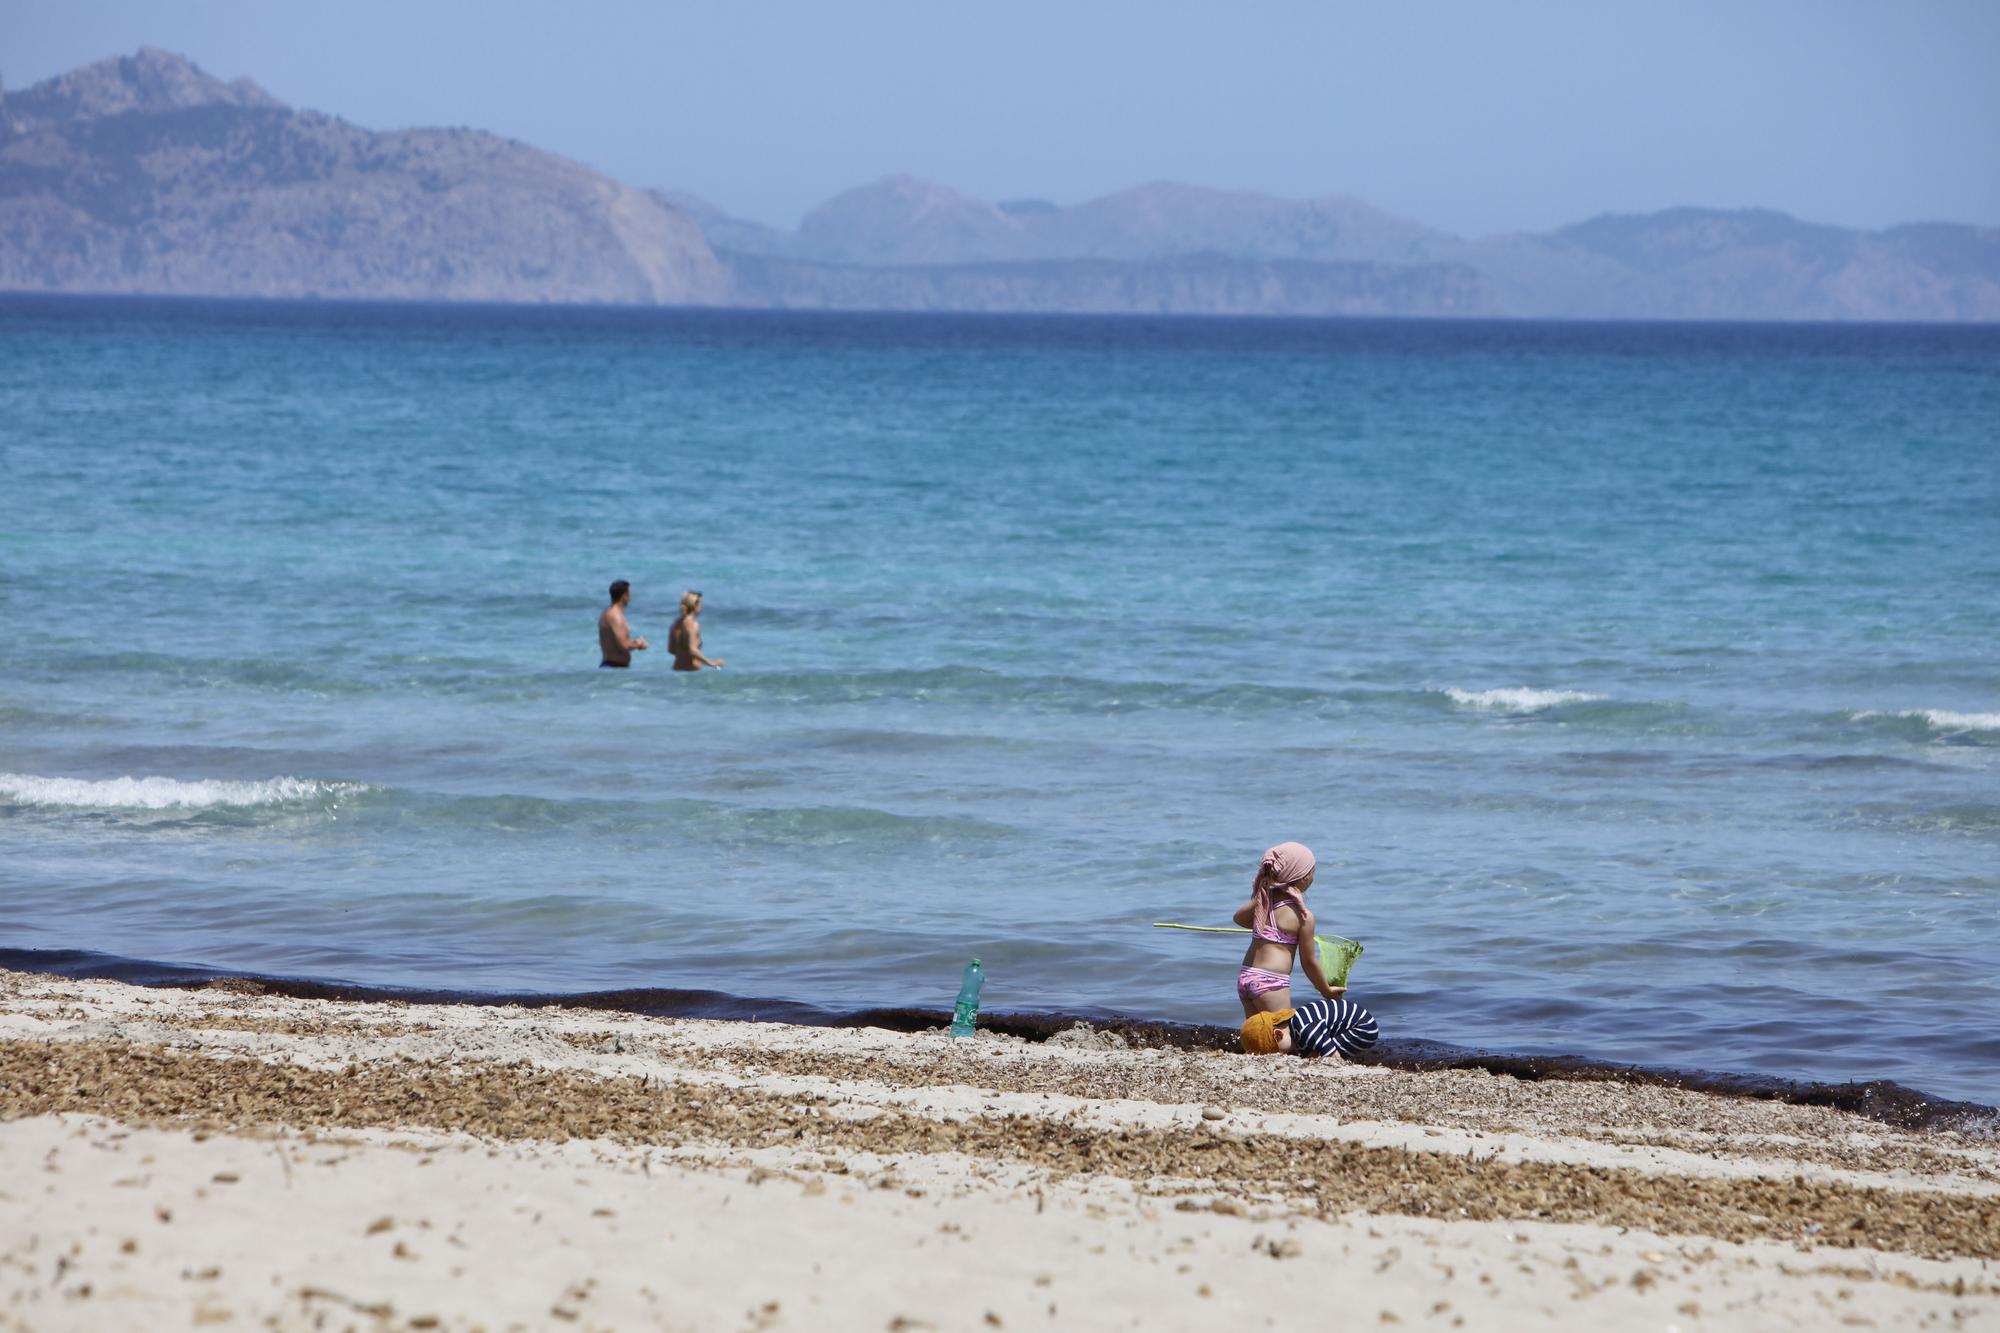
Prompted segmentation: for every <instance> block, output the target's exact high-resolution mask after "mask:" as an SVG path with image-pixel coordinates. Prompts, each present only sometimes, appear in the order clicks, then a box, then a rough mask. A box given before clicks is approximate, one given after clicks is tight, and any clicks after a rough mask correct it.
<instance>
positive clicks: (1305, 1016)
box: [1291, 1000, 1382, 1055]
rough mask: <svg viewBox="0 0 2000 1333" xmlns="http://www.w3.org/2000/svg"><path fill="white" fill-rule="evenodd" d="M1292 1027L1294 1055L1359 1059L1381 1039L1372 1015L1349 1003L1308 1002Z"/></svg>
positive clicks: (1330, 1001)
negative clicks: (1355, 1056) (1344, 1056)
mask: <svg viewBox="0 0 2000 1333" xmlns="http://www.w3.org/2000/svg"><path fill="white" fill-rule="evenodd" d="M1291 1027H1292V1053H1293V1054H1294V1055H1332V1054H1334V1053H1335V1052H1339V1053H1340V1054H1341V1055H1359V1054H1361V1052H1363V1051H1365V1050H1367V1049H1368V1048H1369V1047H1370V1046H1373V1045H1374V1044H1375V1042H1376V1039H1377V1038H1379V1037H1380V1036H1381V1035H1382V1033H1381V1029H1379V1028H1377V1027H1376V1026H1375V1015H1373V1014H1371V1013H1369V1012H1368V1011H1367V1010H1366V1009H1363V1008H1362V1007H1361V1006H1360V1005H1358V1004H1356V1003H1355V1002H1354V1001H1352V1000H1307V1001H1306V1002H1305V1003H1304V1004H1302V1005H1300V1006H1299V1007H1298V1009H1297V1010H1296V1011H1295V1012H1294V1013H1293V1014H1292V1021H1291Z"/></svg>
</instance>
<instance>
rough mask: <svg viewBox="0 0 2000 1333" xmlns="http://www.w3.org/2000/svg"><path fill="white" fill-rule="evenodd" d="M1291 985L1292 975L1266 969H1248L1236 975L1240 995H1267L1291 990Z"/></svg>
mask: <svg viewBox="0 0 2000 1333" xmlns="http://www.w3.org/2000/svg"><path fill="white" fill-rule="evenodd" d="M1291 984H1292V976H1291V973H1289V972H1273V971H1271V970H1270V969H1269V968H1264V967H1246V968H1244V969H1243V970H1242V971H1241V972H1238V973H1237V974H1236V993H1237V994H1238V995H1267V994H1269V993H1270V992H1272V991H1274V990H1286V989H1289V988H1290V986H1291Z"/></svg>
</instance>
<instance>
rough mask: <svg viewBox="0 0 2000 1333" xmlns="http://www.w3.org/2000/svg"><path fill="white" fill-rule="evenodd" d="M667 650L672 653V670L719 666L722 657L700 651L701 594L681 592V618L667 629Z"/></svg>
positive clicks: (694, 669) (695, 669)
mask: <svg viewBox="0 0 2000 1333" xmlns="http://www.w3.org/2000/svg"><path fill="white" fill-rule="evenodd" d="M667 651H668V652H670V653H672V654H673V655H674V670H676V671H699V670H701V669H702V668H703V667H710V668H715V667H720V666H721V665H722V659H721V658H719V657H714V658H711V657H708V656H706V655H704V654H703V653H702V651H701V594H700V593H698V592H693V591H690V592H684V593H682V594H681V618H680V619H679V620H676V621H675V622H674V623H673V628H671V629H669V630H668V631H667Z"/></svg>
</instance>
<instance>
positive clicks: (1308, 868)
mask: <svg viewBox="0 0 2000 1333" xmlns="http://www.w3.org/2000/svg"><path fill="white" fill-rule="evenodd" d="M1318 864H1319V862H1318V861H1317V860H1316V859H1315V858H1314V856H1313V854H1312V848H1310V847H1308V846H1306V845H1305V844H1304V843H1302V842H1281V843H1279V844H1278V845H1277V846H1276V847H1273V848H1272V849H1271V850H1270V851H1268V852H1265V853H1264V859H1263V860H1262V861H1260V862H1258V863H1257V878H1256V879H1255V880H1253V881H1251V885H1250V888H1251V896H1252V897H1253V898H1254V899H1255V901H1256V904H1257V905H1256V907H1255V908H1254V909H1253V915H1254V919H1255V923H1256V925H1257V926H1259V927H1260V928H1261V927H1262V926H1263V925H1264V924H1265V923H1266V922H1267V921H1269V920H1270V919H1271V909H1272V908H1274V907H1276V906H1277V905H1278V904H1279V903H1280V902H1286V901H1289V902H1290V903H1291V904H1292V905H1293V906H1294V907H1297V906H1298V905H1299V895H1298V892H1297V890H1295V889H1293V888H1292V885H1294V884H1296V883H1298V882H1299V881H1300V880H1302V879H1304V878H1305V877H1306V876H1307V875H1310V874H1312V872H1313V868H1314V867H1315V866H1317V865H1318Z"/></svg>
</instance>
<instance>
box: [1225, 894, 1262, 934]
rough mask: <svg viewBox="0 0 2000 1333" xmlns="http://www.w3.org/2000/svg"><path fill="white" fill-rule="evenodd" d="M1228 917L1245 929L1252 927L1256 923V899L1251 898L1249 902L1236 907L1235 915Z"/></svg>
mask: <svg viewBox="0 0 2000 1333" xmlns="http://www.w3.org/2000/svg"><path fill="white" fill-rule="evenodd" d="M1229 919H1230V920H1231V921H1234V922H1235V923H1236V924H1237V925H1239V926H1241V927H1243V929H1245V930H1250V929H1253V928H1254V927H1255V926H1256V924H1257V900H1256V899H1255V898H1252V899H1251V900H1250V901H1249V902H1247V903H1245V904H1243V906H1241V907H1239V908H1237V909H1236V915H1234V916H1232V917H1230V918H1229Z"/></svg>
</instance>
